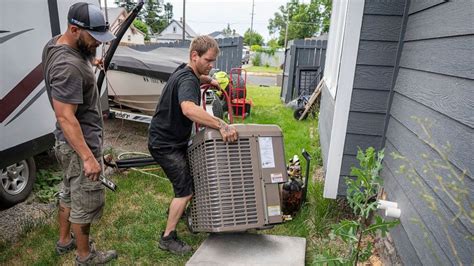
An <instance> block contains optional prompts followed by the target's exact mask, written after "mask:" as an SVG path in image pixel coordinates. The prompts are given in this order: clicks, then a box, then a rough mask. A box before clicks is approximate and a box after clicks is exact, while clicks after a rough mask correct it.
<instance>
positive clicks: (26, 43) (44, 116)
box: [0, 0, 99, 207]
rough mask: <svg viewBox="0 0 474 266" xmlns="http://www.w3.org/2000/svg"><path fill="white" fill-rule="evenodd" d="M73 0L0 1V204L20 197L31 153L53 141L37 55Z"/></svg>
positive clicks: (27, 185) (28, 181)
mask: <svg viewBox="0 0 474 266" xmlns="http://www.w3.org/2000/svg"><path fill="white" fill-rule="evenodd" d="M75 2H79V1H77V0H75V1H74V0H41V1H40V0H2V1H1V2H0V17H1V19H0V58H1V61H0V62H1V63H0V64H1V65H0V83H1V86H0V124H1V125H0V169H1V172H0V207H8V206H11V205H13V204H16V203H18V202H21V201H23V200H25V199H26V197H27V196H28V195H29V194H30V192H31V190H32V188H33V183H34V181H35V178H36V166H35V162H34V159H33V156H35V155H37V154H39V153H42V152H44V151H46V150H48V149H50V148H51V147H52V146H53V144H54V136H53V134H52V132H53V130H54V124H55V121H56V120H55V116H54V113H53V111H52V109H51V105H50V103H49V101H48V96H47V93H46V88H45V84H44V80H43V71H42V67H41V55H42V51H43V47H44V45H45V44H46V42H47V41H48V40H49V39H51V38H52V37H53V36H55V35H58V34H60V33H62V32H64V30H65V29H66V27H67V12H68V10H69V7H70V6H71V5H72V4H73V3H75ZM83 2H91V3H94V4H96V5H98V4H99V2H98V1H91V0H86V1H83ZM98 52H99V51H98Z"/></svg>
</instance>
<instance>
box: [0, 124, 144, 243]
mask: <svg viewBox="0 0 474 266" xmlns="http://www.w3.org/2000/svg"><path fill="white" fill-rule="evenodd" d="M147 133H148V124H144V123H138V122H132V121H125V120H124V121H122V120H119V119H111V120H105V121H104V151H106V152H107V151H109V152H110V151H112V152H113V153H114V154H115V155H118V154H120V153H122V152H145V153H148V148H147V141H148V138H147ZM55 163H56V162H55V159H54V156H48V155H45V156H41V159H40V160H37V167H38V168H39V169H50V168H52V167H54V164H55ZM55 211H56V205H55V204H44V203H39V202H38V201H37V200H36V199H35V196H34V195H33V194H32V195H30V197H29V198H28V199H27V200H26V201H25V202H22V203H20V204H17V205H15V206H13V207H11V208H9V209H6V210H0V243H1V242H3V243H15V242H17V241H19V240H21V239H20V237H21V235H22V233H23V232H24V231H25V230H26V229H28V228H31V227H32V226H35V225H37V224H40V223H42V222H43V221H45V220H46V219H50V218H51V219H55V217H53V216H54V213H55Z"/></svg>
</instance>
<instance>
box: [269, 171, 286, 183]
mask: <svg viewBox="0 0 474 266" xmlns="http://www.w3.org/2000/svg"><path fill="white" fill-rule="evenodd" d="M270 177H271V178H272V183H283V174H282V173H278V174H271V175H270Z"/></svg>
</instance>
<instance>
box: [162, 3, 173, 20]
mask: <svg viewBox="0 0 474 266" xmlns="http://www.w3.org/2000/svg"><path fill="white" fill-rule="evenodd" d="M164 19H166V23H167V24H170V22H171V20H172V19H173V5H172V4H170V3H166V4H165V15H164Z"/></svg>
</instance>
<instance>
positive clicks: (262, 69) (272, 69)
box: [245, 66, 283, 74]
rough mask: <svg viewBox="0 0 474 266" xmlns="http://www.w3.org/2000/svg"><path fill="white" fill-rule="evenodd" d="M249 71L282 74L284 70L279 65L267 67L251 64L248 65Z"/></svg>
mask: <svg viewBox="0 0 474 266" xmlns="http://www.w3.org/2000/svg"><path fill="white" fill-rule="evenodd" d="M245 70H247V72H257V73H271V74H281V73H282V71H283V70H281V69H280V68H279V67H273V66H269V67H265V66H249V67H246V68H245Z"/></svg>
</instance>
